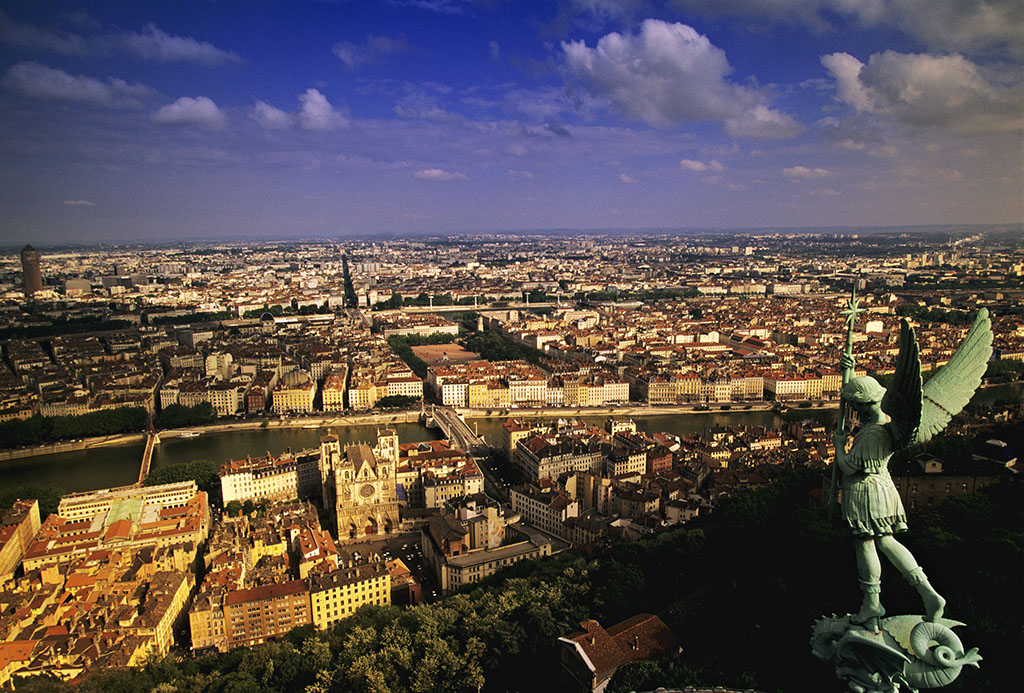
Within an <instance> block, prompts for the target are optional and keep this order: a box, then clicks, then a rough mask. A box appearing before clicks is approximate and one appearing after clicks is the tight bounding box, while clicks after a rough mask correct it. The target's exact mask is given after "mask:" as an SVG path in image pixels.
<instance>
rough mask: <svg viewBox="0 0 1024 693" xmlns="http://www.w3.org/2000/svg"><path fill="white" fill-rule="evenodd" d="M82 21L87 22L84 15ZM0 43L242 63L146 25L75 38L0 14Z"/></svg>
mask: <svg viewBox="0 0 1024 693" xmlns="http://www.w3.org/2000/svg"><path fill="white" fill-rule="evenodd" d="M86 18H87V19H88V17H87V15H86ZM75 23H76V24H78V25H79V26H82V27H85V28H87V29H97V28H100V27H98V26H97V25H96V23H95V22H92V21H88V22H83V21H76V22H75ZM0 41H2V42H4V43H7V44H9V45H13V46H17V47H19V48H27V49H30V50H36V51H46V52H50V53H58V54H61V55H110V54H114V53H123V54H128V55H134V56H136V57H139V58H143V59H144V60H157V61H160V62H193V63H199V64H202V65H209V66H214V65H220V64H223V63H226V62H241V60H242V59H241V58H240V57H239V56H238V54H237V53H233V52H231V51H227V50H224V49H222V48H218V47H217V46H215V45H213V44H212V43H209V42H206V41H199V40H197V39H194V38H191V37H188V36H174V35H172V34H168V33H167V32H165V31H163V30H161V29H160V28H159V27H157V26H156V25H155V24H148V25H146V26H145V27H144V28H143V30H142V31H140V32H135V31H107V32H104V33H89V34H78V33H73V32H67V31H57V30H52V29H41V28H39V27H35V26H32V25H30V24H23V23H21V22H16V21H14V20H12V19H10V18H9V17H8V16H7V15H5V14H3V13H2V12H0Z"/></svg>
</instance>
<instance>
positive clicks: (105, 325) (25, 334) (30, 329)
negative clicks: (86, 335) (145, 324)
mask: <svg viewBox="0 0 1024 693" xmlns="http://www.w3.org/2000/svg"><path fill="white" fill-rule="evenodd" d="M131 326H132V323H131V322H129V321H128V320H104V319H103V318H99V317H95V316H89V317H84V318H71V319H59V318H58V319H56V320H54V321H53V322H52V324H50V325H23V326H17V327H3V328H0V339H35V338H37V337H56V336H57V335H63V334H81V333H83V332H104V331H107V330H124V329H127V328H129V327H131Z"/></svg>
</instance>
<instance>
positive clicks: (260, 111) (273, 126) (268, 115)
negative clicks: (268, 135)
mask: <svg viewBox="0 0 1024 693" xmlns="http://www.w3.org/2000/svg"><path fill="white" fill-rule="evenodd" d="M250 115H251V116H252V119H253V120H255V121H256V122H257V123H259V124H260V125H262V126H263V127H265V128H267V129H268V130H286V129H288V128H290V127H291V126H292V123H293V122H294V120H295V119H294V117H293V116H292V114H291V113H288V112H286V111H282V110H281V109H280V108H274V107H273V106H271V105H270V104H269V103H267V102H266V101H257V102H256V105H254V106H253V107H252V111H251V112H250Z"/></svg>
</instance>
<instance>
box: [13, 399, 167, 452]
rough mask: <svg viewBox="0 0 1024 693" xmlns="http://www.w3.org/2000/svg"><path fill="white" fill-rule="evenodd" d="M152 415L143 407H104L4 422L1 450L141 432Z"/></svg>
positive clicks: (39, 415) (38, 415) (37, 415)
mask: <svg viewBox="0 0 1024 693" xmlns="http://www.w3.org/2000/svg"><path fill="white" fill-rule="evenodd" d="M148 425H149V414H148V413H147V412H146V410H145V409H143V408H142V407H119V408H117V409H102V410H100V411H94V412H89V413H88V414H82V415H81V416H42V415H41V414H36V415H34V416H32V417H30V418H28V419H13V420H11V421H5V422H3V423H0V449H2V448H16V447H21V446H24V445H45V444H47V443H55V442H58V441H61V440H68V439H71V438H88V437H90V436H107V435H116V434H120V433H137V432H139V431H144V430H146V427H147V426H148Z"/></svg>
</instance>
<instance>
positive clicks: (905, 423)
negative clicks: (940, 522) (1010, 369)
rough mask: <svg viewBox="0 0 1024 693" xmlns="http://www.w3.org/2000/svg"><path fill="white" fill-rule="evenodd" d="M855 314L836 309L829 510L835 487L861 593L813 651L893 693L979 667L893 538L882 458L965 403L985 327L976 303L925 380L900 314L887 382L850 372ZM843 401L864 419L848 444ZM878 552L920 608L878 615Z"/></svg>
mask: <svg viewBox="0 0 1024 693" xmlns="http://www.w3.org/2000/svg"><path fill="white" fill-rule="evenodd" d="M858 312H860V309H859V308H858V302H857V300H856V297H855V296H854V297H851V299H850V303H849V307H848V308H847V310H845V311H843V313H844V314H845V315H846V316H847V339H846V348H845V349H844V352H843V355H842V357H841V359H840V362H839V363H840V368H841V370H842V376H843V388H842V397H843V402H844V405H845V406H844V407H843V409H842V410H841V413H840V417H839V422H838V425H837V427H836V433H835V439H834V440H835V448H836V462H835V465H834V466H833V476H832V490H831V493H830V498H829V509H830V514H831V513H832V511H833V510H834V508H835V507H836V505H837V499H838V495H839V493H838V492H839V489H840V488H841V489H842V504H841V507H842V517H843V521H844V522H845V524H846V525H847V527H848V528H849V530H850V532H851V534H852V535H853V540H854V549H855V552H856V558H857V577H858V579H859V581H860V587H861V592H862V594H863V599H862V601H861V604H860V608H859V610H858V611H857V613H855V614H849V615H847V616H843V617H836V616H833V617H831V618H823V619H820V620H819V621H818V622H817V623H816V624H815V628H814V636H813V637H812V639H811V645H812V651H813V652H814V654H815V656H817V657H819V658H820V659H823V660H827V661H832V662H833V663H834V664H835V666H836V674H837V675H838V676H839V678H840V679H842V680H843V681H845V682H846V683H847V684H848V685H849V688H850V690H852V691H855V692H856V693H882V692H883V691H884V692H885V693H893V692H894V691H898V690H900V687H901V686H903V687H905V688H906V689H907V690H911V691H916V690H917V689H918V688H937V687H940V686H944V685H946V684H947V683H949V682H950V681H952V680H953V679H955V678H956V677H957V676H958V675H959V673H960V669H961V668H962V667H963V666H964V665H967V664H969V665H972V666H978V664H977V662H978V661H980V659H981V657H980V656H979V655H978V654H977V650H976V649H973V650H970V651H969V652H965V651H964V649H963V646H962V645H961V644H960V640H959V638H957V637H956V636H955V635H954V634H953V633H952V630H951V628H952V627H954V626H957V625H963V624H960V623H958V622H955V621H949V620H947V619H943V618H942V617H943V614H944V612H945V608H946V600H945V599H943V597H942V596H941V595H940V594H939V593H938V592H937V591H936V590H935V589H934V588H933V587H932V586H931V584H930V583H929V581H928V578H927V576H926V575H925V573H924V569H923V568H922V567H921V566H920V565H918V563H917V561H916V560H915V558H914V556H913V554H912V553H911V552H910V550H909V549H908V548H907V547H905V546H904V545H903V544H901V543H900V542H899V541H897V540H896V538H895V535H896V534H898V533H900V532H902V531H904V530H906V528H907V524H906V513H905V511H904V509H903V503H902V502H901V500H900V497H899V494H898V493H897V492H896V487H895V485H894V484H893V482H892V479H891V477H890V476H889V469H888V463H889V459H890V458H891V457H892V455H893V453H895V452H896V451H897V450H901V449H903V448H905V447H907V446H909V445H914V444H919V443H924V442H927V441H928V440H930V439H931V438H932V437H934V436H935V435H936V434H938V433H939V432H940V431H942V430H943V429H944V428H945V427H946V425H947V424H948V423H949V421H950V419H952V417H953V416H955V415H956V414H958V413H959V412H960V411H961V410H962V409H963V408H964V406H966V404H967V402H968V401H970V399H971V396H972V395H973V394H974V392H975V391H976V390H977V389H978V386H979V385H980V384H981V378H982V376H983V375H984V374H985V369H986V368H987V365H988V360H989V358H990V357H991V356H992V324H991V320H990V319H989V315H988V311H987V310H985V309H984V308H982V309H981V311H979V313H978V316H977V318H976V319H975V321H974V325H973V326H972V327H971V330H970V331H969V332H968V334H967V336H966V337H965V338H964V341H963V343H962V344H961V345H960V348H959V349H957V352H956V353H955V354H954V355H953V357H952V358H951V359H950V360H949V363H947V364H946V366H944V367H943V368H942V369H941V370H939V371H938V372H937V373H936V374H935V376H934V377H932V378H931V379H930V380H929V381H928V383H927V384H924V385H922V380H921V358H920V350H919V348H918V345H917V338H916V335H915V334H914V331H913V329H911V327H910V325H909V323H908V322H907V321H906V320H903V321H902V323H901V325H900V350H899V355H898V356H897V359H896V369H895V373H894V376H893V381H892V384H891V386H890V387H889V388H888V389H885V388H883V387H882V386H881V385H880V384H879V383H878V381H876V380H875V379H874V378H872V377H870V376H861V377H854V365H855V361H854V358H853V353H852V344H853V340H852V335H853V329H854V325H855V322H856V316H857V313H858ZM846 406H848V407H849V408H851V409H853V410H854V411H855V412H856V413H857V415H858V418H859V420H860V424H861V426H860V429H859V430H858V431H857V433H856V435H854V436H853V439H852V441H850V440H848V435H847V433H846V430H845V428H846V421H845V407H846ZM840 473H841V475H842V482H841V484H840V483H839V474H840ZM882 557H884V558H885V559H887V560H888V562H889V563H891V564H892V565H893V566H894V567H895V568H896V569H897V570H898V571H899V572H900V574H901V575H903V577H904V578H905V579H906V580H907V581H908V582H909V583H910V584H911V585H912V586H913V587H914V588H915V589H916V590H917V592H918V594H920V595H921V601H922V610H923V615H916V616H897V617H895V618H887V619H886V618H884V616H885V608H884V607H883V606H882V602H881V577H882V561H881V558H882ZM906 619H912V620H913V623H910V622H909V621H907V620H906ZM914 643H917V644H916V645H914Z"/></svg>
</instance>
